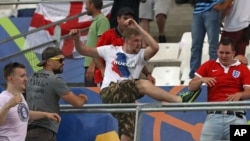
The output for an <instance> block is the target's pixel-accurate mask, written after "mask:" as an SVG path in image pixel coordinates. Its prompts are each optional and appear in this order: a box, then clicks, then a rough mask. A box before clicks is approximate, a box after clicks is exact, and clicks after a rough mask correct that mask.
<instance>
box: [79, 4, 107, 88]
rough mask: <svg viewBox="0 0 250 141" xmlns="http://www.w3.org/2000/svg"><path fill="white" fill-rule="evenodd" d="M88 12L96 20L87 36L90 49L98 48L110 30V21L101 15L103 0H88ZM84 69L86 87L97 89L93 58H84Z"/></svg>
mask: <svg viewBox="0 0 250 141" xmlns="http://www.w3.org/2000/svg"><path fill="white" fill-rule="evenodd" d="M85 4H86V10H87V14H88V15H91V16H92V17H93V18H94V20H93V22H92V23H91V25H90V27H89V31H88V36H87V43H86V45H87V46H88V47H91V48H93V47H96V43H97V40H98V38H99V37H100V36H101V35H102V34H103V32H105V31H106V30H108V29H109V28H110V25H109V21H108V19H107V18H106V17H105V16H104V15H103V14H102V13H101V9H102V6H103V1H102V0H86V1H85ZM84 68H85V77H84V84H85V86H86V87H95V86H97V84H95V83H94V72H95V63H94V61H93V60H92V58H91V57H87V56H86V57H84Z"/></svg>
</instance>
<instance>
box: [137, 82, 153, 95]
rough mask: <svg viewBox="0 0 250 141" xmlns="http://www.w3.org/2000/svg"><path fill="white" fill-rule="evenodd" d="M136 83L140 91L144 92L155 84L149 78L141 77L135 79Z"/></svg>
mask: <svg viewBox="0 0 250 141" xmlns="http://www.w3.org/2000/svg"><path fill="white" fill-rule="evenodd" d="M135 85H136V87H137V88H138V90H139V92H140V93H143V94H144V93H146V92H147V90H148V89H149V88H150V87H152V85H153V84H152V82H150V81H149V80H146V79H140V80H137V81H135Z"/></svg>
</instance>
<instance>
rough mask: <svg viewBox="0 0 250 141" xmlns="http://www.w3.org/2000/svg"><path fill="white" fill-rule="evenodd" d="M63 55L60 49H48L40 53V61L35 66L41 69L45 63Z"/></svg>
mask: <svg viewBox="0 0 250 141" xmlns="http://www.w3.org/2000/svg"><path fill="white" fill-rule="evenodd" d="M61 54H63V53H62V51H61V49H59V48H58V47H48V48H46V49H45V50H44V51H43V53H42V61H41V62H40V63H38V64H37V66H39V67H42V66H44V65H45V63H46V61H47V60H48V59H50V58H52V57H55V56H57V55H61Z"/></svg>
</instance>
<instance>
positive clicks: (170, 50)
mask: <svg viewBox="0 0 250 141" xmlns="http://www.w3.org/2000/svg"><path fill="white" fill-rule="evenodd" d="M179 49H180V48H179V43H159V51H158V52H157V53H156V54H155V56H154V57H152V58H151V59H150V60H149V62H167V61H168V62H169V61H178V56H179Z"/></svg>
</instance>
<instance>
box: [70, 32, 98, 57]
mask: <svg viewBox="0 0 250 141" xmlns="http://www.w3.org/2000/svg"><path fill="white" fill-rule="evenodd" d="M69 35H71V37H72V38H73V39H74V43H75V48H76V50H77V51H78V52H79V53H80V54H81V55H85V56H90V57H100V56H99V55H98V52H97V49H96V48H95V47H94V48H91V47H87V46H86V45H85V44H84V43H83V42H82V41H81V40H80V30H79V29H71V30H70V32H69Z"/></svg>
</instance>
